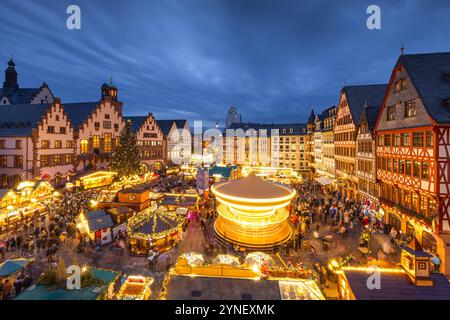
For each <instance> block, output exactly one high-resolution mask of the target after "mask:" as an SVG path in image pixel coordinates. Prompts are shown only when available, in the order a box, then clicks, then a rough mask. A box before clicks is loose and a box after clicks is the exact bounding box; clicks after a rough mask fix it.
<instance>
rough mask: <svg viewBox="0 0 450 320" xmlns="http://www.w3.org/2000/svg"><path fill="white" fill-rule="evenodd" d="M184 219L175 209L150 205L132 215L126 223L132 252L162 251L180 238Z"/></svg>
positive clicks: (142, 253) (169, 247)
mask: <svg viewBox="0 0 450 320" xmlns="http://www.w3.org/2000/svg"><path fill="white" fill-rule="evenodd" d="M185 222H186V219H185V218H184V217H180V216H179V215H178V214H177V213H176V211H171V210H168V209H167V208H166V207H163V206H160V207H157V208H155V206H152V207H150V208H148V209H146V210H144V211H141V212H139V213H138V214H136V215H135V216H134V217H132V218H131V219H130V220H129V221H128V224H127V233H128V234H129V235H130V249H131V253H132V254H137V255H147V254H148V253H149V251H150V250H153V251H158V252H163V251H167V250H169V249H171V248H172V247H173V246H174V245H175V244H177V243H178V241H179V240H180V234H181V232H182V229H183V225H184V224H185Z"/></svg>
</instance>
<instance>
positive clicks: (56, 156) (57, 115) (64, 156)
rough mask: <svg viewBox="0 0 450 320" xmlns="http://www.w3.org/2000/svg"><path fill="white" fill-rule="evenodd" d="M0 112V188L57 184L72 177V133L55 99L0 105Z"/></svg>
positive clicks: (67, 120) (61, 107) (70, 125)
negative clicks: (26, 183)
mask: <svg viewBox="0 0 450 320" xmlns="http://www.w3.org/2000/svg"><path fill="white" fill-rule="evenodd" d="M0 112H1V114H2V120H0V186H1V187H5V188H12V187H14V186H15V185H17V184H18V183H19V182H20V181H25V180H33V179H46V180H50V181H51V182H53V183H54V184H55V185H59V184H61V183H64V182H65V181H67V179H69V178H70V176H71V175H73V174H74V143H73V137H74V131H73V127H72V124H71V122H70V120H69V119H68V117H67V114H66V113H65V110H64V107H63V106H62V105H61V103H60V101H59V100H56V101H55V102H54V103H53V104H32V105H31V104H25V105H5V106H0ZM24 114H26V115H27V116H26V118H25V119H24V116H23V115H24Z"/></svg>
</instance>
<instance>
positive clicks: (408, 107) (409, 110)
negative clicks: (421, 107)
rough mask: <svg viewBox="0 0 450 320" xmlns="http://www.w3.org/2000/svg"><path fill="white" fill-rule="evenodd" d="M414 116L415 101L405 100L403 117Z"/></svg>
mask: <svg viewBox="0 0 450 320" xmlns="http://www.w3.org/2000/svg"><path fill="white" fill-rule="evenodd" d="M415 116H416V101H415V100H413V101H408V102H405V118H412V117H415Z"/></svg>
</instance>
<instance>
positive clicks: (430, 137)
mask: <svg viewBox="0 0 450 320" xmlns="http://www.w3.org/2000/svg"><path fill="white" fill-rule="evenodd" d="M426 139H427V147H428V148H432V147H433V132H432V131H427V132H426Z"/></svg>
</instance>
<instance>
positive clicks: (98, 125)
mask: <svg viewBox="0 0 450 320" xmlns="http://www.w3.org/2000/svg"><path fill="white" fill-rule="evenodd" d="M94 127H95V131H98V130H100V122H95V123H94Z"/></svg>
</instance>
